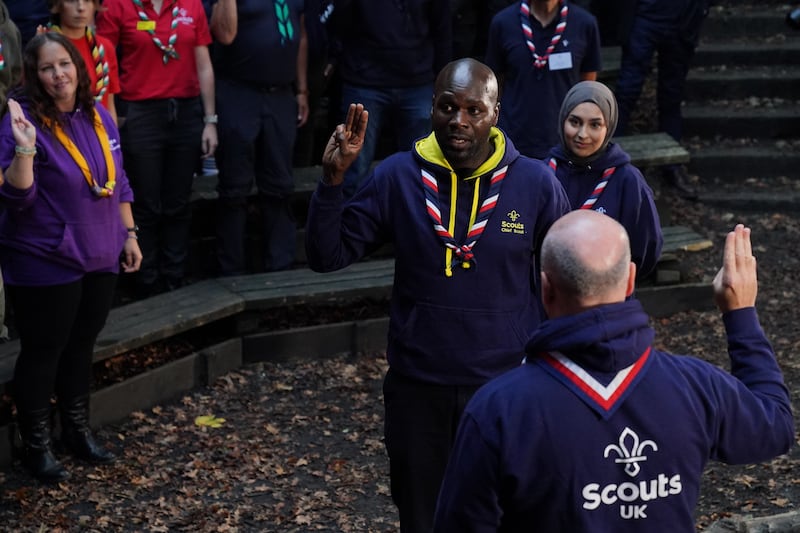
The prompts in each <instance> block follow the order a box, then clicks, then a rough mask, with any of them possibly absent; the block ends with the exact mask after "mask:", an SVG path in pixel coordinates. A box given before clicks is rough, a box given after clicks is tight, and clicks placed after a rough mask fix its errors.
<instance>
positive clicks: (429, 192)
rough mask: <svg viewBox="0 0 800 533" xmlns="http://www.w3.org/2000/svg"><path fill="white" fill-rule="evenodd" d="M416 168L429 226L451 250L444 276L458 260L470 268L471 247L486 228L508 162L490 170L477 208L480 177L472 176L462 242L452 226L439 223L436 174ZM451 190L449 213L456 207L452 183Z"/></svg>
mask: <svg viewBox="0 0 800 533" xmlns="http://www.w3.org/2000/svg"><path fill="white" fill-rule="evenodd" d="M420 171H421V175H422V185H423V189H424V190H425V204H426V207H427V211H428V214H429V215H430V217H431V220H432V221H433V229H434V231H435V232H436V234H437V235H438V236H439V237H440V238H441V239H442V242H443V243H444V245H445V246H446V247H447V248H448V249H449V250H451V251H452V253H453V255H454V256H455V258H454V260H453V262H452V263H451V264H449V265H447V266H446V268H445V275H446V276H447V277H450V276H452V275H453V271H452V266H453V265H454V264H459V263H460V264H461V266H462V267H463V268H470V266H471V265H472V264H474V263H475V253H474V252H473V248H474V247H475V243H477V242H478V239H480V237H481V235H483V232H484V230H485V229H486V223H487V222H488V220H489V217H490V216H491V215H492V212H493V211H494V208H495V207H496V206H497V200H498V198H499V197H500V188H501V187H502V185H503V179H505V177H506V172H507V171H508V165H506V166H504V167H502V168H500V169H498V170H496V171H494V172H493V173H492V177H491V181H490V183H489V192H488V194H487V196H486V199H485V200H484V201H483V202H482V203H481V205H480V208H479V209H476V208H477V204H478V199H479V194H480V185H481V182H480V178H476V179H475V193H474V196H473V207H472V210H471V214H470V227H469V231H468V232H467V242H465V243H464V244H458V243H457V242H456V240H455V237H453V233H452V230H453V228H452V227H451V228H450V229H447V228H445V227H444V224H443V223H442V212H441V209H439V182H438V181H437V180H436V177H435V176H434V175H433V174H431V173H430V172H428V171H427V170H425V169H424V168H421V169H420ZM452 175H453V180H454V181H455V180H456V179H458V178H457V177H456V175H455V173H453V174H452ZM451 191H452V192H451V206H450V212H451V213H453V212H454V210H455V207H456V206H455V200H456V196H457V194H456V192H457V191H456V185H455V184H454V185H453V187H452V189H451Z"/></svg>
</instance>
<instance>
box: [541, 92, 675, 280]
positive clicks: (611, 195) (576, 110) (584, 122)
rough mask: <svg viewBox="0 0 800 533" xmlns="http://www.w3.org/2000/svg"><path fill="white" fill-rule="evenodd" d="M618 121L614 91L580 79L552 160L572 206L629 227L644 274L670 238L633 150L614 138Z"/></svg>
mask: <svg viewBox="0 0 800 533" xmlns="http://www.w3.org/2000/svg"><path fill="white" fill-rule="evenodd" d="M616 127H617V100H616V98H614V93H612V92H611V90H609V88H608V87H606V86H605V85H603V84H602V83H599V82H596V81H582V82H580V83H577V84H576V85H574V86H573V87H572V89H570V90H569V92H568V93H567V95H566V96H565V97H564V102H563V103H562V105H561V111H560V113H559V122H558V130H559V139H561V144H560V145H559V146H555V147H553V148H552V149H551V150H550V158H549V160H548V163H549V165H550V167H551V168H552V169H553V171H554V172H555V173H556V177H558V180H559V181H560V182H561V185H563V186H564V190H565V191H566V192H567V196H568V197H569V201H570V203H571V204H572V209H594V210H595V211H599V212H601V213H605V214H606V215H608V216H610V217H612V218H614V219H616V220H617V221H618V222H619V223H620V224H622V225H623V226H624V227H625V229H626V230H627V231H628V235H629V237H630V241H631V259H632V261H633V262H634V263H636V268H637V279H641V278H643V277H644V276H646V275H647V274H649V273H650V272H651V271H652V270H653V269H654V267H655V265H656V263H657V262H658V258H659V255H660V254H661V246H662V244H663V242H664V238H663V236H662V234H661V223H660V221H659V219H658V212H657V211H656V207H655V203H654V202H653V191H652V190H651V189H650V187H649V186H648V185H647V182H646V181H645V179H644V177H643V176H642V173H641V172H639V169H638V168H636V167H635V166H633V165H632V164H631V158H630V156H629V155H628V154H627V153H625V151H624V150H622V148H620V147H619V145H617V144H615V143H613V142H611V137H612V136H613V135H614V130H615V129H616Z"/></svg>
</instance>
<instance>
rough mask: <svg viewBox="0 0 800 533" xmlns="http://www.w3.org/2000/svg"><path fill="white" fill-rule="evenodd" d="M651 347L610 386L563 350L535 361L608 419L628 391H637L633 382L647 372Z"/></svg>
mask: <svg viewBox="0 0 800 533" xmlns="http://www.w3.org/2000/svg"><path fill="white" fill-rule="evenodd" d="M650 350H651V348H650V347H649V346H648V347H647V349H646V350H645V351H644V352H643V353H642V355H640V356H639V358H638V359H637V360H636V362H634V363H633V364H632V365H630V366H628V367H626V368H623V369H622V370H620V371H619V372H617V374H616V375H615V376H614V379H612V380H611V381H610V382H609V383H608V384H607V385H603V384H602V383H600V382H599V381H597V380H596V379H595V378H594V377H593V376H592V375H591V374H589V373H588V372H587V371H586V370H584V369H583V368H582V367H581V366H580V365H578V364H577V363H576V362H575V361H573V360H572V359H570V358H569V357H567V356H565V355H563V354H561V353H559V352H550V353H543V354H541V356H540V357H537V358H535V359H534V362H535V363H536V364H538V365H539V366H541V367H542V368H543V369H544V370H545V371H546V372H547V373H548V374H550V375H552V376H554V377H555V378H556V379H558V380H559V381H560V382H561V383H563V384H564V385H566V386H567V388H568V389H570V390H571V391H572V392H574V393H575V395H577V396H578V397H579V398H581V399H582V400H583V401H584V402H585V403H586V404H587V405H588V406H589V407H591V408H592V409H593V410H594V411H596V412H597V413H598V414H599V415H600V416H601V417H603V419H606V420H607V419H608V418H610V417H611V415H613V414H614V411H616V410H617V408H618V407H619V406H620V405H622V400H623V398H624V397H625V396H626V395H627V393H628V391H631V390H633V387H632V385H633V384H634V383H635V382H636V381H637V379H638V378H639V376H642V375H644V373H643V372H642V370H643V369H644V367H645V365H646V363H647V361H648V359H649V357H650ZM526 362H527V361H526Z"/></svg>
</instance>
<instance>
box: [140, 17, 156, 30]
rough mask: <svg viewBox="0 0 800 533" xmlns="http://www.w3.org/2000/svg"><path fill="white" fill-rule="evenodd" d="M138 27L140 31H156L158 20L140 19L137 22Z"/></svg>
mask: <svg viewBox="0 0 800 533" xmlns="http://www.w3.org/2000/svg"><path fill="white" fill-rule="evenodd" d="M136 29H137V30H139V31H154V30H155V29H156V21H155V20H140V21H138V22H137V23H136Z"/></svg>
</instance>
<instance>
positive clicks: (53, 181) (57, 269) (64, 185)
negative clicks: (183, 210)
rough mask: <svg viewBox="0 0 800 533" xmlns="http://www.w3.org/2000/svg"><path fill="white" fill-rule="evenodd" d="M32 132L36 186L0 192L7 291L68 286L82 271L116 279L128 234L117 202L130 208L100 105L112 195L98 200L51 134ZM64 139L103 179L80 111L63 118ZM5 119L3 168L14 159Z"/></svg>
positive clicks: (0, 245)
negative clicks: (111, 173) (111, 274)
mask: <svg viewBox="0 0 800 533" xmlns="http://www.w3.org/2000/svg"><path fill="white" fill-rule="evenodd" d="M20 104H21V105H22V107H23V111H24V112H25V115H26V116H27V117H28V119H29V120H31V122H33V123H34V125H35V126H36V157H35V159H34V167H33V171H34V183H33V186H32V187H30V188H29V189H26V190H21V189H16V188H14V187H12V186H11V185H10V184H9V183H8V182H5V183H3V185H2V186H0V203H2V205H3V207H4V209H3V210H2V213H0V265H2V270H3V279H4V281H5V283H6V284H8V285H24V286H43V285H56V284H61V283H69V282H72V281H75V280H77V279H80V278H81V277H82V276H83V275H84V274H85V273H87V272H117V271H118V270H119V259H120V257H119V256H120V252H121V251H122V248H123V245H124V244H125V239H126V237H127V232H126V230H125V227H124V225H123V224H122V219H121V218H120V213H119V204H120V202H132V201H133V192H132V191H131V188H130V185H129V183H128V179H127V177H126V175H125V171H124V170H123V168H122V150H121V148H120V140H119V132H118V131H117V127H116V126H115V125H114V121H113V120H112V119H111V116H110V115H109V114H108V112H107V111H106V110H105V109H103V107H102V106H97V110H98V112H99V114H100V117H101V119H102V121H103V124H104V126H105V129H106V132H107V133H108V137H109V143H110V146H111V153H112V156H113V159H114V162H115V164H116V173H117V175H116V182H117V185H116V188H115V190H114V195H113V196H111V197H108V198H100V197H97V196H95V195H94V194H93V193H92V192H91V191H90V190H89V186H88V184H87V183H86V180H85V179H84V176H83V173H82V172H81V170H80V168H79V167H78V164H77V163H76V162H75V160H74V159H73V158H72V157H71V156H70V155H69V153H68V152H67V150H66V149H65V148H64V147H63V146H61V143H59V142H58V140H57V139H56V138H55V136H54V135H52V134H51V133H50V132H49V131H47V130H44V129H42V127H41V126H40V125H39V124H37V123H36V122H35V121H34V120H32V119H31V117H30V113H29V111H28V109H27V103H26V102H25V101H21V102H20ZM64 129H65V131H66V133H67V135H68V136H69V137H70V138H71V139H72V141H73V142H74V143H75V144H76V146H77V147H78V148H79V150H80V152H81V153H82V154H83V156H84V157H85V158H86V161H87V163H88V165H89V168H90V169H91V172H92V175H93V176H95V179H96V181H97V182H98V183H99V184H100V185H103V184H105V182H106V179H107V172H106V165H105V161H104V159H103V152H102V149H101V147H100V142H99V140H98V139H97V135H96V134H95V132H94V127H93V125H92V120H91V117H88V116H87V115H86V113H84V112H83V111H81V110H77V111H74V112H72V113H66V114H64ZM15 145H16V143H15V141H14V136H13V134H12V132H11V124H10V118H9V115H8V114H6V116H5V117H3V120H2V122H0V168H2V169H3V170H4V171H5V170H6V169H8V167H9V165H10V164H11V161H12V159H13V158H14V146H15Z"/></svg>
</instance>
